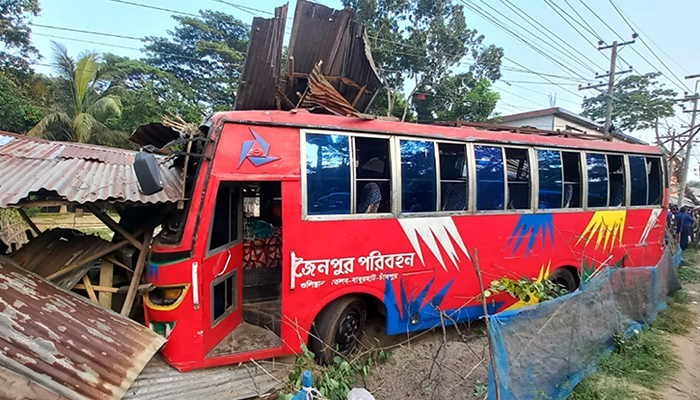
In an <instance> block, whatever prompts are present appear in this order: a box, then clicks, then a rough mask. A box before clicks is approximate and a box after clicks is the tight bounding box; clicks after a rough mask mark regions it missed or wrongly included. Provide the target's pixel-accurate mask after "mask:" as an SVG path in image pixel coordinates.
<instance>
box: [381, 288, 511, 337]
mask: <svg viewBox="0 0 700 400" xmlns="http://www.w3.org/2000/svg"><path fill="white" fill-rule="evenodd" d="M454 280H455V278H452V279H451V280H450V281H449V282H447V284H445V286H443V287H442V288H441V289H440V290H439V291H438V292H437V293H435V294H434V295H433V296H432V297H431V298H430V300H427V301H426V300H425V299H426V296H427V294H428V292H429V291H430V288H431V287H432V285H433V282H434V281H435V277H433V278H432V279H431V280H430V282H428V283H427V284H426V285H425V287H423V288H422V289H421V290H420V292H419V293H418V294H417V295H416V296H415V297H414V293H411V297H410V298H409V297H408V295H407V294H406V288H405V287H404V285H403V279H400V280H399V285H400V286H401V300H400V302H399V298H398V296H397V295H396V292H395V290H394V284H393V283H392V282H391V280H388V279H387V280H386V283H385V289H384V304H385V305H386V309H387V323H386V331H387V333H388V334H389V335H395V334H398V333H405V332H413V331H418V330H423V329H429V328H432V327H436V326H440V325H441V321H440V312H439V307H440V304H441V303H442V301H443V300H444V299H445V296H446V295H447V291H448V290H449V289H450V287H451V286H452V283H453V282H454ZM503 304H504V302H502V301H501V302H497V303H493V302H492V303H491V304H489V305H488V313H489V314H492V313H495V312H496V310H498V309H499V308H500V307H501V306H502V305H503ZM442 311H444V312H445V314H446V315H447V316H448V317H449V318H445V320H444V323H445V325H451V324H453V323H459V322H465V321H470V320H475V319H477V318H479V317H481V316H483V315H484V310H483V306H482V305H481V304H479V305H474V306H469V307H462V308H456V309H448V310H442ZM414 316H416V317H417V318H416V319H417V322H416V323H413V319H414Z"/></svg>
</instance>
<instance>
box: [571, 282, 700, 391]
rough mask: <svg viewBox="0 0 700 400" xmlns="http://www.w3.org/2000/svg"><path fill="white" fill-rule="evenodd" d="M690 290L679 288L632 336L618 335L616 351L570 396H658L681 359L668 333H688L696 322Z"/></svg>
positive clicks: (601, 362)
mask: <svg viewBox="0 0 700 400" xmlns="http://www.w3.org/2000/svg"><path fill="white" fill-rule="evenodd" d="M689 303H690V297H689V296H688V293H686V292H684V291H679V292H677V293H675V294H674V295H673V296H672V297H671V298H670V299H669V301H668V304H667V308H666V309H665V310H663V311H661V312H660V313H659V316H658V317H657V319H656V320H655V321H654V322H653V323H652V324H650V325H648V326H646V327H644V329H642V331H641V332H638V333H637V334H636V335H634V336H632V337H629V338H627V337H624V336H617V337H616V338H615V348H614V350H613V352H612V353H611V354H610V355H608V356H606V357H604V358H603V359H602V360H600V364H599V367H598V370H597V371H596V372H595V373H593V374H592V375H591V376H589V377H588V378H586V379H584V380H583V381H582V382H581V383H580V384H579V385H577V386H576V388H574V390H573V391H572V392H571V395H570V396H569V399H572V400H602V399H616V400H626V399H630V400H633V399H634V400H655V399H660V398H661V396H660V395H659V394H658V393H657V392H656V390H658V389H660V388H661V387H663V386H664V384H665V383H666V382H667V381H668V379H669V378H670V377H671V376H673V374H674V373H675V372H676V371H677V370H678V368H679V366H680V363H679V362H678V359H677V355H676V354H675V352H674V350H673V347H672V346H671V343H670V341H669V340H668V338H667V337H666V336H665V335H666V334H667V333H673V334H681V335H682V334H687V333H689V332H690V330H691V329H693V327H694V326H695V325H696V323H695V322H696V315H695V314H694V313H693V311H692V310H691V309H690V307H689V306H688V304H689Z"/></svg>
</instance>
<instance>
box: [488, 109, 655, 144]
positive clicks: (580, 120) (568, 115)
mask: <svg viewBox="0 0 700 400" xmlns="http://www.w3.org/2000/svg"><path fill="white" fill-rule="evenodd" d="M543 115H555V116H558V117H561V118H563V119H566V120H569V121H572V122H575V123H577V124H579V125H582V126H585V127H586V128H588V129H592V130H596V131H602V130H603V126H604V125H603V124H600V123H598V122H595V121H593V120H592V119H590V118H586V117H584V116H583V115H580V114H577V113H575V112H573V111H569V110H567V109H565V108H561V107H551V108H545V109H542V110H535V111H528V112H524V113H519V114H511V115H505V116H503V117H501V121H503V122H515V121H519V120H521V119H526V118H532V117H539V116H543ZM612 136H613V137H617V138H618V139H620V140H623V141H625V142H629V143H637V144H648V143H647V142H645V141H643V140H640V139H637V138H635V137H633V136H630V135H628V134H626V133H623V132H622V131H620V130H617V131H613V132H612Z"/></svg>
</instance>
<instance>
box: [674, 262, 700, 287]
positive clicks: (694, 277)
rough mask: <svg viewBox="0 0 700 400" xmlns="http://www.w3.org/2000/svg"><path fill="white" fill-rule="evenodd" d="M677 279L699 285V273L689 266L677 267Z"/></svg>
mask: <svg viewBox="0 0 700 400" xmlns="http://www.w3.org/2000/svg"><path fill="white" fill-rule="evenodd" d="M678 279H680V281H681V282H685V283H700V271H698V270H697V269H696V268H694V267H691V266H687V265H681V266H679V267H678Z"/></svg>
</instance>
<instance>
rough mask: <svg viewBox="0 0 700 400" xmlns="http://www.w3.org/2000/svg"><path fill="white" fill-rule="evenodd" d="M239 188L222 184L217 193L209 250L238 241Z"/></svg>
mask: <svg viewBox="0 0 700 400" xmlns="http://www.w3.org/2000/svg"><path fill="white" fill-rule="evenodd" d="M238 190H239V188H238V186H233V185H231V184H230V183H228V182H221V183H220V184H219V189H218V191H217V192H216V204H215V206H214V217H213V218H212V224H211V233H210V236H209V250H210V251H211V250H215V249H219V248H222V247H225V246H226V245H228V244H229V243H231V242H235V241H236V240H238V217H239V216H238Z"/></svg>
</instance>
